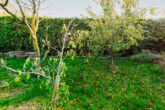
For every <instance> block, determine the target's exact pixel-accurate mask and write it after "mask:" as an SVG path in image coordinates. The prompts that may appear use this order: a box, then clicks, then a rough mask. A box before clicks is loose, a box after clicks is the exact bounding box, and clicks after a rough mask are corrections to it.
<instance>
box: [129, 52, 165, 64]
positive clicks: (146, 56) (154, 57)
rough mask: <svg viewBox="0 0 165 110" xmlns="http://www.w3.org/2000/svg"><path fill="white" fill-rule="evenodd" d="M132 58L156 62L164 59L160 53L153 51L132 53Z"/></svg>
mask: <svg viewBox="0 0 165 110" xmlns="http://www.w3.org/2000/svg"><path fill="white" fill-rule="evenodd" d="M130 59H131V60H134V61H140V62H150V63H156V62H158V61H160V60H161V59H162V57H161V56H160V55H159V54H154V53H151V52H150V51H142V52H141V53H138V54H135V55H132V56H131V57H130Z"/></svg>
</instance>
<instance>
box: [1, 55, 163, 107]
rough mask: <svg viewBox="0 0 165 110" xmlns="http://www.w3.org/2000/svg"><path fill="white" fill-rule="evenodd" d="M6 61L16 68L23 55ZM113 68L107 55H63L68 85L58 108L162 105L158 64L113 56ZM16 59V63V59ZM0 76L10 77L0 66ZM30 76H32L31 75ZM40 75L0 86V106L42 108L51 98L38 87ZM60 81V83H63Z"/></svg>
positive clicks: (6, 78)
mask: <svg viewBox="0 0 165 110" xmlns="http://www.w3.org/2000/svg"><path fill="white" fill-rule="evenodd" d="M6 60H8V65H10V66H11V67H13V68H15V69H17V68H20V67H21V66H22V64H23V63H24V62H25V59H21V60H20V59H8V58H7V59H6ZM115 60H116V62H115V66H118V69H117V70H116V71H113V72H111V71H110V70H109V62H106V58H100V59H95V63H94V64H93V63H92V62H93V59H92V58H84V57H76V58H75V59H74V60H71V58H66V59H65V62H66V65H67V71H66V73H67V74H66V75H67V76H66V77H65V78H64V80H65V83H66V85H68V86H69V97H68V98H69V101H68V102H67V103H66V104H65V105H64V106H63V107H60V106H59V108H58V109H66V110H71V109H72V110H84V109H90V110H100V109H103V110H111V109H123V110H124V109H127V110H128V109H130V110H132V109H155V110H163V109H164V107H165V98H164V97H165V85H164V77H163V73H162V72H161V71H159V66H157V65H155V64H149V63H142V62H141V63H140V62H135V61H134V62H133V61H129V60H126V59H119V58H116V59H115ZM18 62H19V63H18ZM0 70H1V74H0V79H1V80H2V79H3V80H4V79H5V80H6V81H13V77H12V76H11V74H8V72H9V71H7V70H5V69H3V68H0ZM32 77H33V76H32ZM40 83H41V79H40V78H36V79H34V78H30V79H29V80H26V79H22V80H21V82H20V83H16V82H13V83H11V85H10V86H8V87H5V88H1V89H0V91H1V95H0V109H7V108H8V109H12V108H14V109H21V108H27V109H32V108H33V109H41V108H42V109H44V108H46V107H48V105H47V104H48V102H49V101H50V99H49V98H48V97H50V96H49V94H48V89H47V88H46V87H45V88H44V87H40ZM62 85H63V84H60V86H62Z"/></svg>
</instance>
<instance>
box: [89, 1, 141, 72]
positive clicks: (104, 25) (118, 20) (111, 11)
mask: <svg viewBox="0 0 165 110" xmlns="http://www.w3.org/2000/svg"><path fill="white" fill-rule="evenodd" d="M94 1H95V2H96V3H97V4H98V5H100V6H101V8H102V13H101V14H96V13H94V12H93V11H92V10H91V8H89V9H88V12H89V14H90V15H91V17H92V18H93V20H91V21H90V22H89V26H90V27H91V29H92V31H91V37H90V43H91V46H90V47H91V50H93V52H94V53H98V52H101V51H102V52H103V51H108V53H109V55H110V62H111V65H110V68H111V69H114V59H113V57H114V52H117V51H120V50H124V49H129V48H130V46H131V45H137V40H139V39H143V32H144V31H143V28H142V26H141V25H140V19H141V18H142V17H143V11H142V12H141V10H140V9H138V7H137V4H138V0H94Z"/></svg>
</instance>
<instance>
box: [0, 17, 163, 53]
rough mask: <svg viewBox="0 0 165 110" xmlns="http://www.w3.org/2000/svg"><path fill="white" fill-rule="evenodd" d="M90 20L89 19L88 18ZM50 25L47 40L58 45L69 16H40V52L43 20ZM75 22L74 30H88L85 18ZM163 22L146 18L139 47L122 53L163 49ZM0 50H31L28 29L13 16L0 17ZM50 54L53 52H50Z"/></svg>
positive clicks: (44, 28) (42, 50)
mask: <svg viewBox="0 0 165 110" xmlns="http://www.w3.org/2000/svg"><path fill="white" fill-rule="evenodd" d="M89 20H91V19H89ZM46 21H47V24H48V25H49V26H50V28H49V30H48V35H49V40H50V41H51V43H52V44H53V45H54V46H55V45H56V46H57V47H58V46H59V44H58V42H57V41H58V40H59V39H60V38H61V37H62V35H61V30H62V26H63V24H68V23H69V21H70V18H52V19H51V18H49V19H48V18H47V19H45V18H42V21H41V22H40V24H39V30H38V32H37V36H38V41H39V46H40V48H41V53H43V52H44V49H43V47H42V39H44V35H45V30H46V26H45V22H46ZM73 23H74V24H76V27H75V31H76V30H90V27H89V26H88V24H87V22H86V19H80V18H76V19H74V21H73ZM162 24H163V23H160V22H157V21H152V20H148V21H147V22H146V24H144V25H143V26H144V29H145V30H146V33H145V40H144V41H140V42H139V44H140V46H139V47H131V49H129V50H127V51H121V52H120V53H121V54H123V55H130V54H134V53H137V52H139V51H140V50H142V49H149V50H151V51H152V50H154V51H158V52H160V51H165V48H164V47H165V42H164V41H165V31H164V30H165V22H164V25H162ZM0 28H1V29H0V33H1V34H0V52H8V51H13V50H24V51H33V47H32V42H31V40H30V37H29V36H30V34H29V31H28V29H26V27H25V26H24V25H22V24H21V23H20V22H19V21H18V20H17V19H15V18H13V17H0ZM51 54H54V53H53V52H51Z"/></svg>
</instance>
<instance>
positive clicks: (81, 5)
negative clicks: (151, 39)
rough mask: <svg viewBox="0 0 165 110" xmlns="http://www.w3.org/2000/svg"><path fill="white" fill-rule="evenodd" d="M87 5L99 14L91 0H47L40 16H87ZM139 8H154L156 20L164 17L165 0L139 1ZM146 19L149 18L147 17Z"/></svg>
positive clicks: (98, 9)
mask: <svg viewBox="0 0 165 110" xmlns="http://www.w3.org/2000/svg"><path fill="white" fill-rule="evenodd" d="M89 5H90V6H91V7H92V9H93V11H95V12H96V13H98V12H100V10H101V8H100V7H99V6H98V5H96V4H95V3H94V2H93V0H47V2H45V3H44V4H42V6H41V7H42V8H41V10H40V15H41V16H49V17H80V16H81V15H83V16H88V14H87V11H86V9H87V7H88V6H89ZM139 6H140V7H141V8H152V7H156V8H158V10H157V11H158V13H161V14H160V15H158V16H156V18H160V17H164V16H162V15H163V14H162V13H163V12H165V11H164V10H165V0H140V3H139ZM164 15H165V13H164ZM147 17H151V16H149V15H147Z"/></svg>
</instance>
